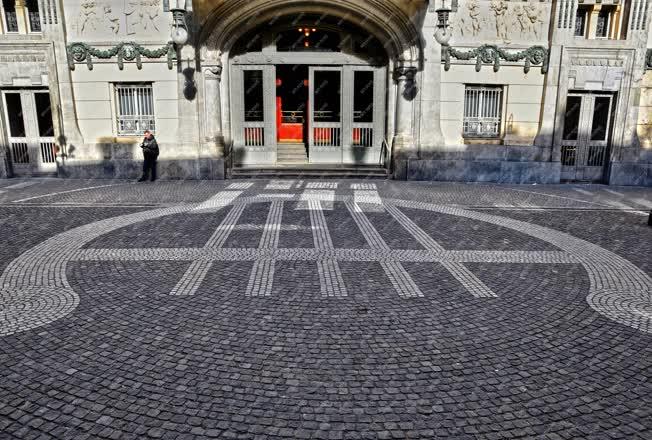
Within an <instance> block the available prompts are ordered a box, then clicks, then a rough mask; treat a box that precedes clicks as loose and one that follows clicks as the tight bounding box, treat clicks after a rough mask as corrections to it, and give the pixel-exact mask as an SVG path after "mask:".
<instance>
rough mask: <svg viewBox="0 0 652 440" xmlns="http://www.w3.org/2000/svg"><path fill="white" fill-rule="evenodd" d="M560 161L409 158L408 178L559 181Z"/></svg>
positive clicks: (463, 180) (478, 180)
mask: <svg viewBox="0 0 652 440" xmlns="http://www.w3.org/2000/svg"><path fill="white" fill-rule="evenodd" d="M560 175H561V166H560V164H559V163H558V162H557V163H555V162H508V161H499V160H476V161H472V160H410V161H409V164H408V170H407V180H434V181H444V182H496V183H516V184H519V183H542V184H543V183H559V180H560Z"/></svg>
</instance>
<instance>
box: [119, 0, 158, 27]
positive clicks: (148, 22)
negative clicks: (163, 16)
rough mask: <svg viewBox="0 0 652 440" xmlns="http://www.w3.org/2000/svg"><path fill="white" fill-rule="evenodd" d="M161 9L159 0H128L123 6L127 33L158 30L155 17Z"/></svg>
mask: <svg viewBox="0 0 652 440" xmlns="http://www.w3.org/2000/svg"><path fill="white" fill-rule="evenodd" d="M160 10H161V0H129V1H128V2H127V5H126V6H125V11H124V13H125V17H126V19H127V34H128V35H133V34H136V33H137V32H139V31H147V30H152V29H154V30H156V31H158V30H159V28H158V24H157V19H158V17H159V13H160Z"/></svg>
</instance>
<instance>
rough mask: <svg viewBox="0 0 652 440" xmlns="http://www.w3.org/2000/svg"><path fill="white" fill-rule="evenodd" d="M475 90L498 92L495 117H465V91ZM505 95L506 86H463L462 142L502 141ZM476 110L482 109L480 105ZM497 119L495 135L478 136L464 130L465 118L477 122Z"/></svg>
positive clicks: (481, 134) (483, 134) (482, 134)
mask: <svg viewBox="0 0 652 440" xmlns="http://www.w3.org/2000/svg"><path fill="white" fill-rule="evenodd" d="M472 89H476V90H480V91H498V92H499V98H498V100H497V101H498V106H499V107H498V110H497V112H496V114H497V116H476V117H472V116H467V91H469V90H472ZM483 96H484V95H483V94H482V95H480V97H481V101H483V100H484V98H482V97H483ZM506 96H507V93H506V86H505V85H503V84H464V95H463V99H462V103H463V108H462V138H463V139H464V140H469V141H473V140H483V139H484V140H490V141H496V140H502V138H503V136H504V126H505V99H506ZM478 108H479V109H481V108H482V104H478ZM496 117H497V118H498V124H497V127H498V129H497V131H496V134H490V133H480V134H473V133H470V132H467V129H466V124H467V118H477V119H478V120H482V119H485V120H489V119H495V118H496Z"/></svg>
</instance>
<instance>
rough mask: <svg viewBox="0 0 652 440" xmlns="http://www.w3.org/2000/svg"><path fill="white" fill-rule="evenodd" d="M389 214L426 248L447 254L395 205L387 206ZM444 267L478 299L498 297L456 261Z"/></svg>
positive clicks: (443, 264)
mask: <svg viewBox="0 0 652 440" xmlns="http://www.w3.org/2000/svg"><path fill="white" fill-rule="evenodd" d="M385 209H386V210H387V212H388V213H389V214H390V215H391V216H392V217H394V219H396V221H397V222H398V223H399V224H400V225H401V226H403V227H404V228H405V230H407V231H408V232H409V233H410V234H411V235H412V236H413V237H414V238H415V239H416V240H417V241H418V242H419V243H420V244H421V245H422V246H423V247H424V248H426V249H428V250H429V251H434V252H446V249H444V248H443V247H442V246H441V245H440V244H439V243H437V242H436V241H435V240H434V239H433V238H432V237H431V236H430V235H428V234H427V233H426V232H425V231H424V230H423V229H421V228H420V227H419V226H418V225H417V224H416V223H414V222H413V221H412V220H410V219H409V218H408V216H407V215H405V214H404V213H403V212H401V210H400V209H398V208H397V207H396V206H394V205H390V204H387V205H385ZM441 264H442V266H444V268H446V270H448V271H449V272H450V273H451V274H452V275H453V277H455V279H456V280H457V281H459V282H460V284H462V286H464V288H465V289H467V290H468V291H469V293H470V294H471V295H473V296H475V297H476V298H495V297H497V296H498V295H496V294H495V293H494V292H493V291H492V290H491V289H490V288H489V287H487V285H486V284H484V283H483V282H482V281H480V279H479V278H478V277H477V276H475V275H474V274H473V273H472V272H471V271H470V270H469V269H468V268H467V267H466V266H464V264H462V263H457V262H454V261H442V262H441Z"/></svg>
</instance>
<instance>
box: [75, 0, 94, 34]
mask: <svg viewBox="0 0 652 440" xmlns="http://www.w3.org/2000/svg"><path fill="white" fill-rule="evenodd" d="M98 9H99V8H98V3H97V1H96V0H83V1H82V2H81V5H80V10H79V17H78V18H77V20H78V24H77V29H78V31H77V32H78V33H79V34H80V35H81V34H85V33H92V32H97V28H98V21H99V18H98V14H97V13H98Z"/></svg>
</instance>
